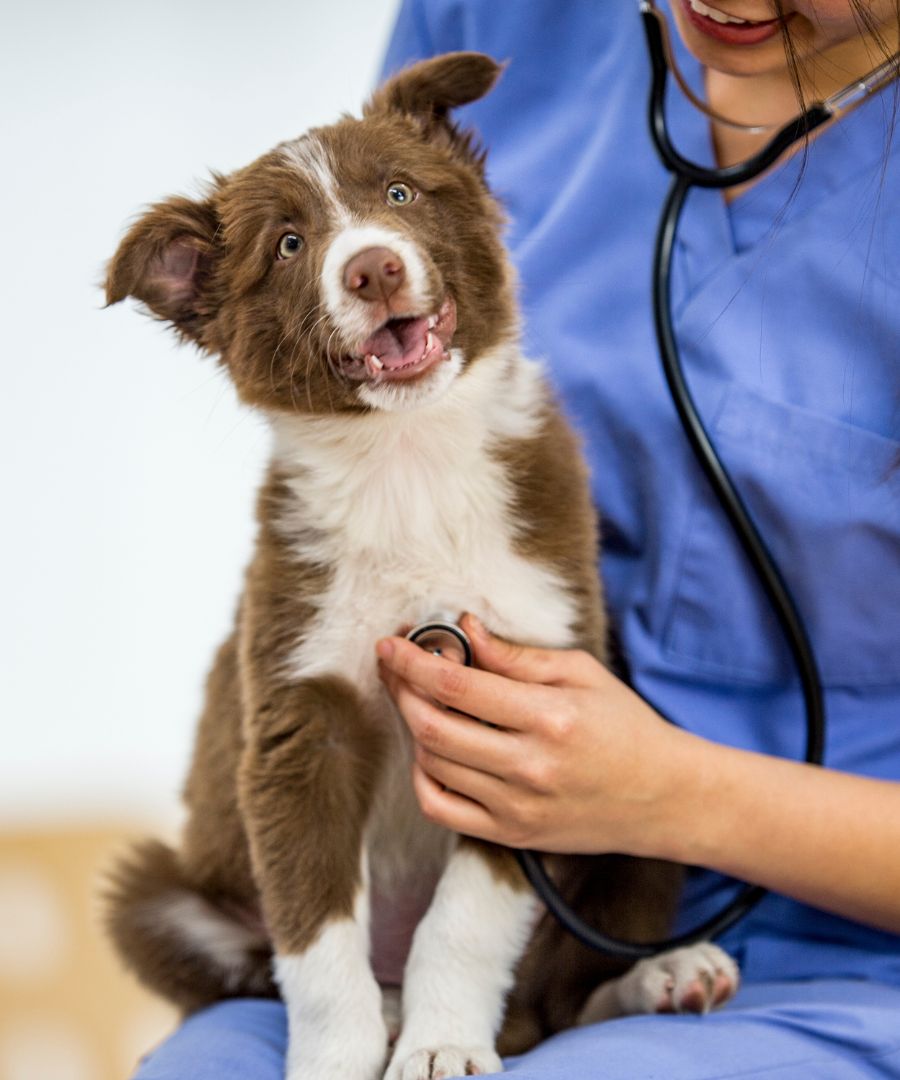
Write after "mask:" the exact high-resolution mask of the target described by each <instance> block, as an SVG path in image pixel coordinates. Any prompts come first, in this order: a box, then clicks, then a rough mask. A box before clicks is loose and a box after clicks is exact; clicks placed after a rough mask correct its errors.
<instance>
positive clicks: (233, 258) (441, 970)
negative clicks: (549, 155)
mask: <svg viewBox="0 0 900 1080" xmlns="http://www.w3.org/2000/svg"><path fill="white" fill-rule="evenodd" d="M498 73H499V67H498V65H497V64H496V63H494V61H492V60H491V59H489V58H488V57H486V56H482V55H480V54H475V53H457V54H451V55H448V56H445V57H439V58H437V59H434V60H430V61H427V62H425V63H421V64H418V65H416V66H414V67H412V68H409V69H408V70H406V71H405V72H403V73H401V74H400V75H398V76H397V77H396V78H394V79H392V80H391V81H389V82H388V83H387V84H386V85H385V86H383V87H382V88H381V90H379V91H378V92H377V93H376V94H375V96H374V97H373V99H372V100H371V102H370V103H369V104H368V105H367V107H366V108H365V110H364V114H363V118H362V119H353V118H344V119H342V120H340V121H339V122H338V123H336V124H334V125H333V126H331V127H326V128H321V129H318V130H314V131H311V132H309V133H308V134H307V135H304V136H302V137H301V138H299V139H295V140H293V141H289V142H285V143H283V144H281V145H280V146H277V147H276V148H275V149H274V150H272V151H271V152H270V153H268V154H265V155H264V156H263V157H261V158H260V159H259V160H258V161H255V162H254V163H253V164H252V165H249V166H247V168H245V169H241V170H239V171H237V172H236V173H234V174H232V175H231V176H227V177H222V176H217V177H215V179H214V181H213V183H212V185H211V187H210V189H209V192H208V194H207V196H206V197H205V198H202V199H199V200H191V199H187V198H172V199H169V200H167V201H165V202H162V203H160V204H158V205H156V206H153V207H152V208H151V209H150V210H149V211H148V212H147V213H146V214H145V215H144V216H143V217H142V218H141V219H140V220H139V221H138V222H137V223H136V224H135V225H134V227H133V228H132V229H131V231H130V232H129V233H128V234H127V236H126V237H125V239H124V241H123V242H122V244H121V246H120V248H119V250H118V252H117V253H116V255H115V257H114V258H113V260H112V263H111V265H110V267H109V276H108V283H107V292H108V300H109V302H110V303H115V302H117V301H120V300H122V299H123V298H125V297H126V296H133V297H136V298H137V299H139V300H141V301H143V303H144V304H145V305H146V306H147V307H148V308H149V309H150V310H151V311H152V312H153V313H155V314H156V315H157V316H158V317H160V318H162V319H165V320H168V321H169V322H170V323H171V324H172V325H173V326H174V327H175V328H176V329H177V330H178V332H179V333H180V334H181V335H182V337H184V338H186V339H188V340H190V341H193V342H194V343H196V344H197V345H199V346H200V348H201V349H202V350H204V351H205V352H208V353H211V354H214V355H216V356H218V357H219V359H220V362H221V363H222V364H223V365H224V367H225V368H226V369H227V371H228V373H229V374H230V376H231V378H232V379H233V380H234V383H235V385H236V387H237V390H238V393H239V395H240V396H241V398H242V399H243V400H244V401H245V402H247V403H248V404H250V405H252V406H255V407H256V408H258V409H261V410H262V411H263V412H264V413H265V414H266V416H267V417H268V419H269V420H270V422H271V428H272V432H273V451H272V460H271V465H270V467H269V471H268V476H267V479H266V481H265V483H264V485H263V487H262V491H261V493H260V498H259V511H258V513H259V536H258V540H257V546H256V552H255V555H254V558H253V560H252V563H251V565H250V568H249V570H248V573H247V580H246V587H245V590H244V594H243V598H242V601H241V604H240V608H239V611H238V615H237V621H236V626H235V629H234V632H233V634H232V635H231V637H230V638H229V639H228V640H227V641H226V642H225V644H224V645H223V646H222V648H221V650H220V652H219V654H218V657H217V659H216V662H215V665H214V667H213V670H212V673H211V675H210V677H209V683H208V695H207V703H206V708H205V712H204V715H203V718H202V721H201V724H200V730H199V734H198V738H197V744H196V749H195V755H194V760H193V765H192V769H191V773H190V776H189V779H188V782H187V788H186V802H187V808H188V819H187V824H186V827H185V831H184V837H183V841H182V844H181V846H180V849H179V850H178V851H177V852H175V851H173V850H171V849H169V848H168V847H166V846H164V845H162V844H158V843H155V842H150V843H147V844H144V845H142V846H141V847H139V848H138V849H137V850H136V851H134V852H133V853H132V855H131V857H130V858H129V859H128V860H127V861H126V862H124V863H123V864H122V865H121V866H120V867H119V868H118V870H117V873H116V876H115V884H114V886H113V892H112V897H111V905H110V911H109V924H110V928H111V931H112V934H113V937H114V939H115V941H116V943H117V944H118V946H119V948H120V950H121V952H122V953H123V955H124V957H125V959H126V961H127V962H128V964H129V965H130V966H131V967H132V968H133V969H134V970H135V971H136V973H137V974H138V975H139V977H140V978H141V979H143V981H144V982H145V983H147V984H148V985H149V986H150V987H152V988H154V989H155V990H157V991H159V992H160V993H162V994H165V995H166V996H167V997H169V998H170V999H172V1000H173V1001H175V1002H177V1003H178V1004H180V1005H181V1006H182V1007H183V1008H184V1009H186V1010H191V1009H195V1008H197V1007H199V1006H201V1005H203V1004H206V1003H208V1002H210V1001H214V1000H216V999H218V998H222V997H228V996H234V995H238V994H257V995H259V994H275V993H278V992H280V994H281V996H282V997H283V998H284V1001H285V1003H286V1006H287V1011H288V1019H289V1039H290V1044H289V1051H288V1061H287V1075H288V1077H289V1078H290V1080H333V1078H334V1077H338V1076H339V1077H341V1078H342V1080H377V1078H378V1077H380V1076H382V1074H383V1073H384V1069H385V1067H387V1073H386V1076H387V1077H388V1078H389V1080H401V1078H402V1080H426V1078H433V1080H434V1078H437V1077H444V1076H450V1075H458V1074H462V1073H465V1074H475V1073H484V1072H492V1071H495V1070H499V1069H500V1068H501V1064H500V1059H499V1058H498V1056H497V1051H496V1044H497V1036H498V1032H499V1031H500V1028H501V1024H502V1021H503V1018H504V1015H505V1016H506V1026H505V1029H504V1034H503V1037H502V1039H501V1041H500V1048H501V1049H502V1050H509V1051H512V1050H521V1049H524V1048H525V1047H527V1046H528V1045H530V1044H532V1043H533V1042H535V1041H536V1040H537V1039H538V1038H540V1037H541V1036H542V1035H544V1034H547V1033H549V1032H551V1031H554V1030H558V1029H560V1028H562V1027H564V1026H567V1025H571V1024H573V1023H575V1022H576V1021H577V1019H578V1017H579V1014H581V1018H582V1020H584V1019H593V1018H596V1017H597V1016H600V1015H611V1014H616V1013H621V1012H623V1011H650V1010H654V1009H661V1008H662V1009H665V1008H673V1007H694V1008H703V1007H705V1006H707V1005H708V1004H712V1003H715V1001H716V999H718V998H722V997H724V996H726V995H727V994H728V993H730V991H731V990H732V989H733V987H734V986H735V985H736V973H735V971H734V968H733V966H732V965H731V963H730V961H729V960H728V958H727V957H724V955H723V954H721V952H720V951H718V950H715V949H714V948H712V947H709V946H704V947H701V948H700V949H695V950H687V951H686V952H685V951H682V952H679V953H678V954H676V955H675V956H670V957H668V958H663V959H661V960H654V961H650V962H645V963H644V964H643V965H638V967H637V968H635V969H633V970H632V972H631V973H629V974H628V975H625V976H624V978H617V979H616V980H615V981H611V980H612V979H613V977H614V976H616V977H618V976H622V975H623V972H624V968H623V966H622V965H617V964H612V963H609V962H605V961H603V960H601V959H599V958H597V957H595V956H594V955H592V954H589V953H588V952H587V950H585V949H583V948H582V947H581V946H579V945H577V943H576V942H574V941H573V940H571V939H568V938H566V937H565V936H564V935H563V934H562V932H561V931H558V930H557V929H556V927H555V924H553V923H552V921H551V920H550V919H549V918H548V917H546V916H542V913H541V910H540V908H539V905H538V903H537V901H536V899H535V897H534V896H533V894H532V892H531V891H530V889H529V888H528V886H527V885H526V883H525V881H524V879H523V878H522V877H521V876H520V872H519V870H518V867H517V864H516V863H515V861H514V859H513V857H512V855H511V853H509V852H508V851H505V850H501V849H499V848H495V847H492V846H490V845H488V844H484V843H481V842H476V841H473V840H469V839H464V838H461V837H458V836H456V835H453V834H451V833H448V832H447V831H446V830H443V829H440V828H438V827H437V826H435V825H433V824H430V823H429V822H427V821H426V820H425V819H424V818H423V817H422V816H421V814H420V813H419V811H418V807H417V804H416V801H415V798H414V796H413V792H412V787H411V782H410V776H409V767H410V761H411V754H410V744H409V741H408V737H407V733H406V729H405V727H404V725H403V724H402V723H401V721H400V720H399V718H398V717H397V715H396V713H395V711H394V709H393V707H392V704H391V702H390V700H389V699H388V697H387V695H386V692H385V691H384V689H383V688H382V686H381V684H380V682H379V680H378V677H377V674H376V666H375V656H374V643H375V641H376V640H377V639H378V638H379V637H382V636H384V635H388V634H392V633H395V632H396V631H397V630H398V628H399V627H402V626H404V625H407V626H408V625H412V624H415V623H417V622H419V621H421V620H423V619H425V618H426V617H430V616H432V615H434V614H435V613H437V612H442V613H445V614H446V615H448V616H450V617H451V618H454V619H455V618H457V617H458V616H459V615H460V613H462V612H464V611H470V612H474V613H475V614H477V615H478V616H479V617H480V618H481V619H482V620H483V621H484V622H485V623H486V624H487V625H488V626H490V627H491V628H492V629H493V631H494V632H495V633H497V634H501V635H503V636H505V637H508V638H510V639H514V640H517V641H527V642H530V643H533V644H536V645H544V646H552V647H572V648H581V649H586V650H588V651H589V652H590V653H592V654H593V655H594V656H596V657H599V658H601V659H602V658H603V657H604V656H605V638H606V626H605V621H604V615H603V606H602V600H601V596H600V590H599V586H598V582H597V577H596V570H595V559H596V554H597V536H596V529H595V515H594V511H593V509H592V507H591V502H590V498H589V494H588V485H587V478H586V472H585V469H584V467H583V466H582V464H581V462H580V457H579V451H578V447H577V444H576V441H575V439H574V438H573V436H572V434H571V433H570V431H569V429H568V428H567V426H566V424H565V423H564V421H563V420H562V418H561V416H560V413H559V411H558V409H557V406H556V405H555V403H554V401H553V398H552V396H551V394H550V393H549V392H548V389H547V386H546V384H545V382H544V378H543V376H542V374H541V369H540V367H539V366H538V364H536V363H534V362H533V361H531V360H528V359H526V358H525V357H524V356H523V354H522V351H521V345H520V341H519V324H518V317H517V311H516V304H515V300H514V281H513V275H512V273H511V271H510V268H509V264H508V261H507V258H506V256H505V254H504V250H503V247H502V245H501V241H500V236H499V234H500V229H501V224H502V222H501V214H500V212H499V210H498V207H497V205H496V203H495V202H494V201H493V199H492V198H491V195H490V194H489V192H488V190H487V188H486V186H485V181H484V173H483V154H482V153H481V152H480V150H479V149H478V147H477V146H476V144H475V143H474V141H473V139H472V137H471V135H470V134H467V133H465V132H461V131H460V130H459V129H458V128H457V127H456V126H455V125H454V124H453V123H452V122H451V121H450V120H449V119H448V110H450V109H451V108H453V107H454V106H458V105H462V104H464V103H466V102H469V101H473V100H475V99H477V98H479V97H480V96H481V95H482V94H484V93H486V92H487V91H488V90H489V89H490V87H491V86H492V84H493V83H494V81H495V79H496V78H497V75H498ZM556 873H557V875H558V876H559V878H560V880H561V882H562V883H563V885H564V888H565V890H566V892H567V894H568V896H569V897H570V899H571V900H572V901H573V902H575V903H578V904H579V905H580V906H581V907H582V909H583V910H584V911H585V914H586V916H587V917H588V918H590V919H593V920H594V921H595V922H596V923H598V924H600V925H603V926H604V927H605V928H606V929H607V930H608V931H610V932H613V933H618V934H622V935H627V936H631V937H636V938H640V937H642V936H643V937H644V938H645V939H646V938H647V937H648V936H650V937H652V936H658V935H662V934H663V933H664V932H665V930H666V927H667V924H668V922H669V918H670V914H671V911H672V904H673V901H674V898H675V896H676V894H677V887H678V880H677V873H676V871H675V870H674V869H673V868H671V867H667V866H664V865H662V864H659V863H650V862H638V861H636V860H630V859H626V858H623V857H612V856H608V857H604V858H599V859H587V858H581V859H571V860H559V863H558V865H557V867H556ZM413 931H414V933H413ZM529 942H530V945H529ZM401 982H402V987H403V998H402V1002H403V1008H402V1022H400V1021H399V1020H398V1026H399V1035H398V1036H397V1038H396V1042H395V1044H394V1046H393V1052H392V1053H391V1054H390V1056H389V1047H390V1041H391V1040H390V1035H391V1033H390V1032H389V1024H388V1023H386V1020H385V1019H384V1016H383V992H382V991H383V989H384V988H389V987H398V986H399V984H400V983H401ZM514 983H515V985H514ZM601 983H604V985H603V986H601V988H600V990H596V988H597V987H598V985H599V984H601ZM592 991H596V992H595V993H593V996H592V997H591V995H592ZM589 997H591V1000H590V1002H589V1004H588V1007H587V1011H586V1012H584V1013H582V1010H583V1007H584V1006H585V1002H586V1001H587V1000H588V998H589Z"/></svg>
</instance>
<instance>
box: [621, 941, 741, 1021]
mask: <svg viewBox="0 0 900 1080" xmlns="http://www.w3.org/2000/svg"><path fill="white" fill-rule="evenodd" d="M739 983H740V976H739V974H738V968H737V964H735V962H734V961H733V960H732V959H731V957H730V956H729V955H728V953H726V952H724V951H723V950H722V949H720V948H719V947H718V946H717V945H710V944H708V943H706V942H703V943H701V944H700V945H689V946H687V947H686V948H683V949H673V950H672V951H671V952H667V953H662V954H660V955H659V956H654V957H651V958H650V959H649V960H641V961H640V963H638V964H636V965H635V966H634V968H632V970H631V971H630V972H629V973H628V974H627V975H626V976H624V978H623V979H622V984H621V987H620V990H619V999H620V1001H621V1003H622V1006H623V1008H624V1009H625V1011H626V1012H629V1013H706V1012H709V1010H710V1009H714V1008H716V1007H717V1006H719V1005H723V1004H724V1003H725V1002H726V1001H728V999H729V998H731V997H733V996H734V994H735V993H736V991H737V988H738V985H739Z"/></svg>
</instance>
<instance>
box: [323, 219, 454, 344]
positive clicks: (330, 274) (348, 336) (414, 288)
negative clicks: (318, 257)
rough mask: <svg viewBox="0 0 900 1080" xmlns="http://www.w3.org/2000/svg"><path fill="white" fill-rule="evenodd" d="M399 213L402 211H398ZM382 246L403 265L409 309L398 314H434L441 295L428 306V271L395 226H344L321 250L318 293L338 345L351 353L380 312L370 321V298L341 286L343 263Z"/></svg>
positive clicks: (374, 325) (370, 331)
mask: <svg viewBox="0 0 900 1080" xmlns="http://www.w3.org/2000/svg"><path fill="white" fill-rule="evenodd" d="M397 212H398V213H402V212H403V211H402V210H398V211H397ZM373 247H385V248H389V249H390V250H391V251H393V252H394V253H395V254H397V255H399V257H400V259H401V260H402V261H403V264H404V266H405V267H406V286H405V288H406V292H407V295H408V297H409V310H408V311H396V312H394V313H393V314H394V315H397V316H401V315H431V314H437V308H438V307H440V304H441V302H442V300H443V297H441V298H440V299H439V300H438V302H437V304H436V305H433V306H434V309H435V310H434V312H432V311H431V310H430V309H429V303H430V302H431V301H432V296H431V294H432V291H433V290H432V289H430V288H429V280H428V271H427V269H426V267H425V263H424V261H423V260H422V256H421V254H420V252H419V249H418V247H417V245H416V244H414V243H413V242H412V241H410V240H408V239H407V238H406V237H405V236H403V234H402V233H400V232H399V231H397V230H396V229H385V228H383V227H382V226H380V225H348V226H347V227H345V228H343V229H341V231H340V232H339V233H338V234H337V235H336V236H335V237H334V239H333V240H332V241H331V243H330V244H329V245H328V249H327V251H326V252H325V258H324V260H323V262H322V277H321V285H322V296H323V297H324V300H325V307H326V309H327V310H328V313H329V315H331V317H332V319H333V320H334V323H335V325H336V326H337V327H338V328H339V334H340V337H341V341H342V344H343V346H344V348H345V349H346V350H347V351H348V352H353V351H354V350H356V349H358V348H359V346H360V345H361V344H362V342H364V341H365V340H366V338H367V337H369V336H370V335H371V334H373V333H374V332H375V330H377V329H378V327H379V326H380V324H381V321H383V319H384V315H382V316H381V318H380V319H377V318H376V319H374V321H373V307H374V306H375V305H373V304H372V303H371V302H370V301H368V300H364V299H362V298H361V297H358V296H355V295H354V294H353V293H352V292H350V290H349V289H347V287H346V286H345V285H344V268H345V267H346V265H347V263H348V262H349V261H350V260H351V259H352V258H353V256H354V255H358V254H359V253H360V252H361V251H365V250H367V249H368V248H373Z"/></svg>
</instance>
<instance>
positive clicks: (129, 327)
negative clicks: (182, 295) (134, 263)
mask: <svg viewBox="0 0 900 1080" xmlns="http://www.w3.org/2000/svg"><path fill="white" fill-rule="evenodd" d="M396 2H397V0H328V2H326V3H322V2H321V0H291V2H284V0H281V2H274V0H254V2H252V3H242V2H239V0H225V2H222V0H219V2H216V3H214V2H212V0H180V2H175V0H162V2H159V0H157V2H155V3H150V2H147V0H133V2H129V0H92V2H91V3H87V4H85V3H69V2H66V0H48V2H45V3H35V4H17V5H10V6H8V7H6V8H5V9H4V11H3V13H2V15H0V101H2V103H3V104H2V107H0V161H2V166H0V194H2V206H0V214H2V218H0V220H2V242H0V308H2V310H0V363H2V372H3V383H2V389H0V493H2V494H0V554H2V557H0V726H2V734H0V826H2V825H5V824H19V823H33V822H39V823H40V822H44V821H57V820H59V819H60V818H70V819H72V820H76V821H82V820H95V821H96V820H98V818H99V819H103V818H104V817H107V816H110V817H113V816H114V817H116V818H122V817H131V818H136V817H145V816H147V815H159V814H168V813H172V812H173V808H174V806H175V804H176V799H177V793H178V789H179V786H180V783H181V779H182V775H183V772H184V769H185V765H186V761H187V754H188V750H189V746H190V739H191V733H192V730H193V725H194V721H195V717H196V715H197V713H198V710H199V706H200V701H201V691H202V683H203V678H204V674H205V670H206V667H207V665H208V662H209V659H210V657H211V654H212V651H213V649H214V647H215V645H216V643H217V641H218V640H219V639H220V638H221V637H222V636H223V635H224V634H225V633H226V631H227V628H228V626H229V623H230V619H231V614H232V610H233V606H234V603H235V599H236V596H237V593H238V590H239V588H240V580H241V573H242V567H243V564H244V562H245V560H246V558H247V556H248V554H249V550H250V544H251V540H252V535H253V524H252V516H253V491H254V488H255V485H256V482H257V479H258V477H259V475H260V471H261V468H262V464H263V460H264V456H265V452H266V446H267V439H266V434H265V431H264V430H263V428H262V427H261V425H260V424H259V423H258V422H257V420H256V419H255V418H254V417H253V416H252V415H250V414H249V413H248V412H247V411H246V410H244V409H242V408H241V407H239V406H238V405H237V404H236V401H235V398H234V395H233V393H232V392H231V389H230V387H229V385H228V383H227V381H226V380H225V379H224V377H223V376H221V375H220V374H218V373H217V372H216V370H215V367H214V365H213V364H212V363H211V362H210V361H208V360H203V359H201V358H200V357H199V355H198V354H197V353H196V352H195V351H194V350H192V349H191V348H189V347H186V346H182V347H179V346H177V345H176V344H175V339H174V336H172V335H171V334H170V333H169V332H168V331H166V330H165V329H164V328H163V327H161V326H160V325H159V324H157V323H154V322H153V321H151V320H149V319H146V318H143V317H141V316H139V315H138V314H137V313H136V312H135V309H134V308H133V307H132V306H131V305H130V303H127V304H122V305H119V306H118V307H116V308H112V309H110V310H108V311H104V310H102V294H101V292H100V290H99V288H98V283H99V282H100V280H101V279H102V274H103V266H104V264H105V261H106V260H107V259H108V258H109V256H110V255H111V254H112V252H113V251H114V249H115V246H116V244H117V242H118V238H119V237H120V235H121V233H122V230H123V228H124V226H125V225H126V224H127V222H128V221H129V220H130V218H131V217H132V216H133V215H134V214H135V213H136V212H137V211H138V210H139V209H140V207H141V206H142V205H143V204H144V203H147V202H150V201H153V200H155V199H158V198H160V197H162V196H164V195H167V194H169V193H171V192H191V191H192V190H195V184H196V181H197V180H200V179H202V178H203V177H204V176H205V174H206V171H207V170H208V169H211V168H214V169H218V170H222V171H227V170H229V169H231V168H233V167H236V166H239V165H243V164H245V163H246V162H248V161H250V160H251V159H252V158H254V157H255V156H257V155H258V154H260V153H262V152H264V151H265V150H267V149H268V148H269V147H270V146H271V145H273V144H274V143H276V142H278V141H280V140H281V139H283V138H287V137H289V136H292V135H296V134H299V133H300V132H301V131H303V130H304V129H305V128H307V127H308V126H310V125H311V124H315V123H323V122H328V121H330V120H331V119H333V118H335V116H336V114H337V113H338V112H339V111H341V110H344V109H347V110H357V109H358V108H359V105H360V103H361V101H362V98H363V97H364V96H365V94H366V92H367V90H368V88H369V87H370V86H371V84H372V82H373V80H374V79H375V76H376V73H377V70H378V66H379V59H380V56H381V53H382V50H383V48H384V45H385V42H386V38H387V35H388V32H389V29H390V25H391V22H392V19H393V15H394V12H395V8H396Z"/></svg>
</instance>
